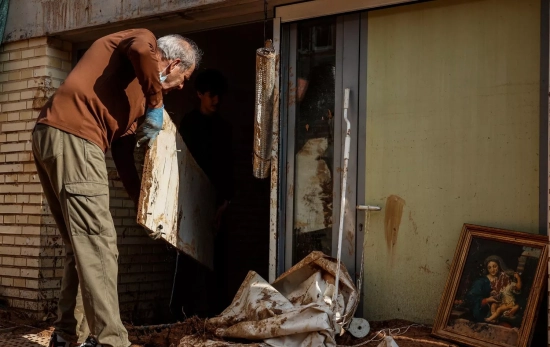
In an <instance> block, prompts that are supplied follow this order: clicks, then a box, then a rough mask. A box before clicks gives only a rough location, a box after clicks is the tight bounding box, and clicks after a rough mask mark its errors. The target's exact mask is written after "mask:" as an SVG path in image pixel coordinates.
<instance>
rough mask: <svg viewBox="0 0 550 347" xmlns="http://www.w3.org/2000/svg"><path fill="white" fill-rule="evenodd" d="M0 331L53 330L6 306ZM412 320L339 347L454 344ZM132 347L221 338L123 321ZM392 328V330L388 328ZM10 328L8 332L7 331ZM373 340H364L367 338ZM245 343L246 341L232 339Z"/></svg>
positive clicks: (196, 326) (197, 328)
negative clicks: (387, 341)
mask: <svg viewBox="0 0 550 347" xmlns="http://www.w3.org/2000/svg"><path fill="white" fill-rule="evenodd" d="M0 322H2V326H1V327H0V332H2V330H4V331H3V332H4V333H9V334H11V335H18V334H20V335H24V334H37V335H39V336H44V337H46V336H49V335H50V334H51V332H52V331H53V328H52V327H51V325H52V320H51V319H49V320H46V321H41V322H37V321H35V320H32V319H30V318H28V317H26V316H25V315H24V314H21V313H18V312H17V311H13V310H9V309H0ZM412 324H413V323H412V322H407V321H403V320H390V321H383V322H370V325H371V332H370V333H369V335H368V336H366V337H365V338H363V339H356V338H354V337H352V336H351V335H349V334H348V333H346V334H344V335H343V336H338V337H337V339H336V341H337V343H338V346H354V345H360V346H361V347H363V346H364V347H376V346H378V344H379V343H380V340H381V338H383V336H384V335H383V333H380V331H384V332H385V333H386V334H389V333H390V331H391V333H392V335H394V338H395V341H396V342H397V344H398V345H399V347H432V346H434V347H454V346H456V345H455V344H452V343H449V342H446V341H442V340H439V339H435V338H433V337H431V336H430V332H431V327H428V326H418V325H414V326H411V325H412ZM125 325H126V328H127V329H128V336H129V339H130V342H132V347H177V346H178V344H179V342H180V340H181V338H182V337H183V336H190V335H194V336H196V337H199V338H200V339H204V340H221V339H219V338H217V337H216V335H215V332H216V329H217V327H214V326H212V325H210V324H208V323H207V322H206V320H204V319H200V318H197V317H192V318H189V319H187V320H186V321H185V322H181V323H176V324H171V325H165V326H162V325H161V326H145V327H142V326H133V325H131V324H125ZM390 329H391V330H390ZM8 330H9V331H8ZM373 338H374V340H373V341H371V342H369V343H365V342H367V341H369V340H372V339H373ZM233 342H241V343H246V341H233Z"/></svg>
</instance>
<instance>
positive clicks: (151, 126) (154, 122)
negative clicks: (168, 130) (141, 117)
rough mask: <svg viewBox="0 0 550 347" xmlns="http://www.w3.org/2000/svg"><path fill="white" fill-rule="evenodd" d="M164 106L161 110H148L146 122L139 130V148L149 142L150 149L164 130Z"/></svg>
mask: <svg viewBox="0 0 550 347" xmlns="http://www.w3.org/2000/svg"><path fill="white" fill-rule="evenodd" d="M163 114H164V105H162V106H161V107H159V108H147V111H146V112H145V121H144V122H143V124H141V126H140V127H139V129H138V130H137V146H138V147H139V146H141V144H143V143H146V142H149V148H151V146H153V141H154V140H155V138H156V137H157V135H158V134H159V132H160V131H161V129H162V121H163Z"/></svg>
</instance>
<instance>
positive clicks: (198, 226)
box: [137, 111, 215, 268]
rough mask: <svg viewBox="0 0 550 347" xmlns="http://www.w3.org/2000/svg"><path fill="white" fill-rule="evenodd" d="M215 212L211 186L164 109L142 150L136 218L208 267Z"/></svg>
mask: <svg viewBox="0 0 550 347" xmlns="http://www.w3.org/2000/svg"><path fill="white" fill-rule="evenodd" d="M214 214H215V191H214V187H213V186H212V184H211V183H210V181H209V180H208V177H207V176H206V174H205V173H204V172H203V171H202V170H201V168H200V167H199V166H198V165H197V163H196V162H195V160H194V159H193V157H192V156H191V153H190V152H189V150H188V149H187V146H186V145H185V142H183V140H182V138H181V136H180V135H179V133H178V132H177V129H176V126H175V125H174V123H173V122H172V120H171V119H170V116H169V115H168V113H166V111H164V126H163V130H162V131H161V132H160V133H159V135H158V137H157V139H156V141H155V142H154V144H153V146H152V147H151V149H149V150H148V151H147V152H146V154H145V160H144V167H143V176H142V182H141V194H140V200H139V207H138V217H137V220H138V223H139V224H140V225H142V226H144V227H145V228H147V229H148V230H149V231H150V232H151V233H152V235H153V236H155V235H156V236H158V237H161V238H163V239H164V240H165V241H166V242H168V243H169V244H171V245H172V246H174V247H176V248H177V249H178V250H180V251H182V252H183V253H185V254H187V255H189V256H190V257H192V258H194V259H196V260H197V261H199V262H200V263H202V264H204V265H206V266H208V267H209V268H213V246H214V244H213V239H214ZM156 236H155V237H156Z"/></svg>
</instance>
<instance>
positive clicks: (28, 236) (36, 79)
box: [0, 38, 71, 316]
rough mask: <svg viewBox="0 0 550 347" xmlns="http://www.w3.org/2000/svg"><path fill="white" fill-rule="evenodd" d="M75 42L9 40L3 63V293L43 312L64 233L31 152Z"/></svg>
mask: <svg viewBox="0 0 550 347" xmlns="http://www.w3.org/2000/svg"><path fill="white" fill-rule="evenodd" d="M70 52H71V45H70V44H68V43H63V42H61V41H56V40H49V41H48V40H47V39H46V38H36V39H30V40H24V41H18V42H13V43H8V44H6V45H4V46H3V47H2V48H1V52H0V66H1V70H0V71H2V73H1V74H0V112H1V113H0V204H1V205H0V238H1V245H0V259H1V261H0V278H1V282H0V299H1V300H3V301H6V302H7V304H9V305H10V306H13V307H16V308H20V309H23V310H26V311H28V312H30V313H31V312H32V313H33V314H34V315H35V316H43V315H44V313H43V312H45V310H47V309H48V307H50V304H49V303H50V301H51V298H53V297H54V295H55V294H54V289H55V288H57V287H58V286H59V281H58V280H55V279H56V278H59V276H60V275H61V273H60V272H61V270H60V269H61V267H60V266H61V263H60V261H59V256H60V255H61V252H62V250H61V248H60V247H59V242H60V241H59V235H58V233H57V230H56V228H55V227H54V221H53V219H52V218H51V217H50V216H49V215H48V208H47V206H45V204H44V203H43V197H42V189H41V186H40V182H39V180H38V177H37V175H36V172H35V167H34V163H33V161H32V157H31V141H30V140H31V131H32V128H33V126H34V123H35V119H36V117H37V116H38V111H37V109H39V108H40V107H41V106H42V105H43V104H44V102H45V101H46V100H47V98H48V97H49V96H50V95H51V93H52V92H53V90H55V88H57V87H58V86H59V85H60V84H61V82H62V80H63V79H64V78H65V77H66V75H67V72H68V71H69V70H70V68H71V63H70V61H71V53H70Z"/></svg>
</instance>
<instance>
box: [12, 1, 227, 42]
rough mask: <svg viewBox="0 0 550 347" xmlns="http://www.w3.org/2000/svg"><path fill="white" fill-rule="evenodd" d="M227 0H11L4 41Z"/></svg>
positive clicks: (158, 14)
mask: <svg viewBox="0 0 550 347" xmlns="http://www.w3.org/2000/svg"><path fill="white" fill-rule="evenodd" d="M223 1H226V0H177V1H176V0H116V1H115V0H15V1H10V8H9V14H8V21H7V24H6V31H5V33H4V39H5V42H11V41H18V40H22V39H28V38H31V37H37V36H44V35H55V34H58V33H61V32H66V31H70V30H76V29H82V28H87V27H93V26H100V25H104V24H109V23H115V22H121V21H126V20H131V19H137V18H144V17H151V16H160V15H163V14H166V13H170V12H179V11H184V10H187V9H190V8H193V7H197V6H204V5H208V4H215V3H218V2H223Z"/></svg>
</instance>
